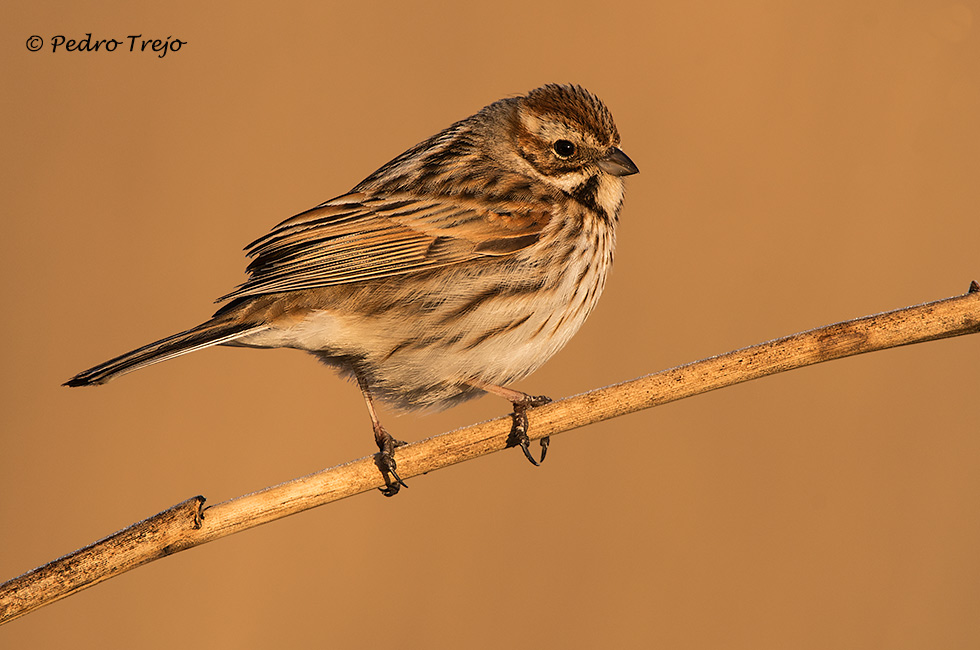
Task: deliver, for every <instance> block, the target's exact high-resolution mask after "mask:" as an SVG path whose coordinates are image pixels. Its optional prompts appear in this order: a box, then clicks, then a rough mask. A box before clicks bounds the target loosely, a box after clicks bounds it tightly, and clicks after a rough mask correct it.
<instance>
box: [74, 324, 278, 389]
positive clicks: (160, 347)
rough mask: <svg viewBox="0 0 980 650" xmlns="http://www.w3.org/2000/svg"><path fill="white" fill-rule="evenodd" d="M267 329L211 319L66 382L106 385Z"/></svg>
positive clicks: (86, 371)
mask: <svg viewBox="0 0 980 650" xmlns="http://www.w3.org/2000/svg"><path fill="white" fill-rule="evenodd" d="M267 328H268V325H256V324H255V323H228V322H219V321H213V320H212V321H208V322H206V323H203V324H201V325H198V326H197V327H193V328H191V329H189V330H187V331H185V332H180V333H179V334H174V335H173V336H168V337H167V338H165V339H160V340H159V341H156V342H154V343H150V344H149V345H144V346H143V347H141V348H137V349H135V350H133V351H132V352H127V353H126V354H123V355H120V356H118V357H116V358H115V359H109V360H108V361H106V362H105V363H101V364H99V365H97V366H95V367H94V368H89V369H88V370H85V371H83V372H80V373H78V374H77V375H75V376H74V377H72V378H71V379H69V380H68V381H66V382H65V383H64V384H62V385H63V386H72V387H74V386H96V385H98V384H104V383H105V382H107V381H109V380H110V379H113V378H115V377H118V376H120V375H124V374H126V373H127V372H132V371H134V370H139V369H140V368H145V367H146V366H150V365H153V364H154V363H160V362H161V361H166V360H167V359H173V358H174V357H179V356H180V355H182V354H187V353H188V352H194V351H196V350H200V349H202V348H207V347H211V346H212V345H221V344H222V343H229V342H231V341H234V340H236V339H239V338H242V337H243V336H247V335H248V334H252V333H254V332H257V331H260V330H263V329H267Z"/></svg>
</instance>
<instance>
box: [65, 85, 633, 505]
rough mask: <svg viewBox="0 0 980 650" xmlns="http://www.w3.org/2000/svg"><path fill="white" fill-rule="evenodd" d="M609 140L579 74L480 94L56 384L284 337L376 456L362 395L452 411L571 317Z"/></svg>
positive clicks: (617, 162) (559, 335)
mask: <svg viewBox="0 0 980 650" xmlns="http://www.w3.org/2000/svg"><path fill="white" fill-rule="evenodd" d="M618 144H619V133H618V131H617V130H616V126H615V124H614V123H613V119H612V115H611V114H610V113H609V111H608V110H607V109H606V107H605V106H604V105H603V104H602V103H601V102H600V101H599V99H598V98H596V97H595V96H594V95H592V94H591V93H589V92H588V91H586V90H584V89H583V88H581V87H579V86H559V85H548V86H544V87H542V88H539V89H537V90H534V91H532V92H531V93H529V94H528V95H526V96H522V97H513V98H508V99H503V100H500V101H498V102H495V103H493V104H491V105H489V106H487V107H485V108H484V109H483V110H481V111H480V112H478V113H477V114H475V115H473V116H471V117H469V118H467V119H465V120H462V121H460V122H457V123H456V124H453V125H452V126H450V127H449V128H448V129H446V130H444V131H442V132H440V133H438V134H437V135H435V136H433V137H432V138H429V139H428V140H426V141H424V142H422V143H420V144H418V145H416V146H415V147H413V148H411V149H409V150H408V151H406V152H405V153H404V154H402V155H401V156H398V157H397V158H395V159H394V160H392V161H391V162H389V163H388V164H386V165H385V166H383V167H382V168H381V169H379V170H378V171H376V172H375V173H373V174H372V175H371V176H369V177H368V178H366V179H365V180H364V181H362V182H361V183H360V184H358V185H357V186H356V187H355V188H353V190H352V191H351V192H350V193H349V194H345V195H343V196H339V197H337V198H335V199H331V200H329V201H326V202H325V203H323V204H321V205H319V206H317V207H316V208H313V209H311V210H308V211H306V212H303V213H301V214H299V215H296V216H295V217H292V218H291V219H287V220H286V221H283V222H282V223H280V224H279V225H278V226H276V227H275V228H273V229H272V231H271V232H270V233H269V234H267V235H265V236H264V237H262V238H260V239H258V240H256V241H255V242H253V243H252V244H250V245H249V246H248V247H247V249H246V250H247V251H248V255H249V257H251V258H252V261H251V263H250V264H249V266H248V269H247V271H248V273H249V277H248V279H247V280H246V281H245V282H244V283H243V284H242V285H241V286H240V287H239V288H238V289H236V290H235V291H233V292H231V293H230V294H228V295H226V296H224V297H223V298H222V299H221V300H226V301H227V302H226V304H225V305H224V306H223V307H221V308H220V309H219V310H218V311H217V313H216V314H215V315H214V317H213V318H212V319H211V320H209V321H207V322H206V323H204V324H202V325H200V326H198V327H196V328H193V329H191V330H188V331H187V332H183V333H181V334H177V335H175V336H172V337H169V338H167V339H163V340H162V341H158V342H156V343H153V344H150V345H148V346H145V347H143V348H140V349H138V350H134V351H133V352H130V353H128V354H125V355H122V356H120V357H117V358H116V359H112V360H110V361H108V362H106V363H104V364H102V365H100V366H96V367H95V368H92V369H90V370H86V371H85V372H82V373H80V374H78V375H76V376H75V377H73V378H72V379H70V380H69V381H68V382H67V385H69V386H81V385H88V384H101V383H104V382H106V381H108V380H109V379H112V378H113V377H115V376H118V375H121V374H124V373H126V372H130V371H132V370H136V369H138V368H142V367H144V366H147V365H150V364H153V363H157V362H159V361H163V360H165V359H169V358H172V357H174V356H179V355H180V354H184V353H186V352H190V351H194V350H197V349H200V348H202V347H207V346H209V345H235V346H248V347H262V348H272V347H287V348H297V349H301V350H306V351H308V352H311V353H313V354H315V355H316V356H317V357H319V358H320V359H321V360H322V361H324V362H326V363H328V364H329V365H332V366H334V367H336V368H337V369H339V370H340V371H341V372H342V373H345V374H348V375H352V376H355V377H356V378H357V379H358V381H359V384H360V385H361V387H362V389H363V390H364V392H365V397H366V399H367V400H368V406H369V408H370V410H371V415H372V419H373V420H374V423H375V434H376V438H377V439H378V442H379V446H382V452H383V453H384V446H383V445H382V442H383V441H384V440H387V441H388V448H389V456H390V449H391V440H390V436H388V435H387V433H386V432H384V431H383V428H382V427H381V426H380V424H379V423H378V421H377V416H376V413H375V412H374V409H373V407H372V406H371V401H370V396H371V395H374V396H377V397H379V398H381V399H383V400H385V401H387V402H390V403H392V404H393V405H395V406H397V407H399V408H403V409H415V408H424V407H435V408H444V407H447V406H451V405H453V404H455V403H458V402H459V401H462V400H465V399H467V398H470V397H474V396H476V395H479V394H483V393H484V392H485V391H486V390H489V389H492V388H496V387H500V386H505V385H507V384H509V383H512V382H514V381H517V380H519V379H521V378H523V377H526V376H527V375H528V374H530V373H531V372H533V371H534V370H535V369H537V368H538V367H539V366H540V365H541V364H542V363H544V362H545V361H546V360H547V359H548V358H550V357H551V356H552V355H553V354H554V353H555V352H557V351H558V350H560V349H561V348H562V346H564V345H565V343H566V342H567V341H568V339H569V338H570V337H571V336H572V335H573V334H574V333H575V332H576V331H577V330H578V329H579V327H580V326H581V324H582V323H583V322H584V320H585V318H586V317H587V316H588V314H589V313H590V312H591V311H592V308H593V307H594V306H595V304H596V301H597V300H598V298H599V295H600V294H601V293H602V289H603V287H604V285H605V281H606V275H607V273H608V271H609V268H610V265H611V263H612V258H613V250H614V248H615V241H616V238H615V225H616V221H617V218H618V213H619V209H620V206H621V204H622V200H623V180H622V176H625V175H629V174H632V173H635V172H636V171H637V170H636V167H635V166H634V165H633V163H632V161H630V160H629V158H628V157H626V155H625V154H623V153H622V151H620V150H619V149H618V148H617V146H618ZM494 392H498V394H505V395H507V396H508V397H510V396H511V394H512V393H513V394H514V395H521V394H519V393H514V392H513V391H508V390H506V389H499V390H494ZM523 446H524V447H525V452H526V444H524V445H523ZM391 464H392V469H393V467H394V463H393V461H392V463H391ZM396 489H397V487H396Z"/></svg>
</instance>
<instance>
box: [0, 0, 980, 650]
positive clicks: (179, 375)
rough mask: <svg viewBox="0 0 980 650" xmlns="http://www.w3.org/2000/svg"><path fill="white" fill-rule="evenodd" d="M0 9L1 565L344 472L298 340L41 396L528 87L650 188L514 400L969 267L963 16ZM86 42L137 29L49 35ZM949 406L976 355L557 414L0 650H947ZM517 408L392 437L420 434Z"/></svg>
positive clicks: (965, 447)
mask: <svg viewBox="0 0 980 650" xmlns="http://www.w3.org/2000/svg"><path fill="white" fill-rule="evenodd" d="M4 13H5V19H4V21H3V25H2V26H0V34H2V39H0V44H2V45H0V56H2V59H3V62H2V69H3V86H4V92H3V98H2V99H0V111H2V115H0V117H2V120H3V124H4V128H3V129H2V132H0V138H2V146H3V151H4V155H3V156H2V157H0V178H2V181H0V183H2V187H3V191H2V196H0V201H2V207H0V210H2V217H0V218H2V233H3V235H2V237H0V277H2V279H3V282H2V288H0V291H2V298H3V301H2V304H3V307H2V312H0V314H2V319H0V335H2V336H0V367H2V369H3V372H2V373H0V431H2V433H0V580H6V579H8V578H11V577H14V576H16V575H18V574H20V573H22V572H24V571H27V570H29V569H31V568H33V567H35V566H37V565H40V564H42V563H44V562H47V561H49V560H52V559H54V558H56V557H58V556H60V555H63V554H65V553H67V552H70V551H72V550H73V549H75V548H77V547H80V546H83V545H85V544H88V543H90V542H92V541H94V540H96V539H98V538H101V537H103V536H105V535H108V534H110V533H112V532H113V531H115V530H118V529H120V528H122V527H124V526H126V525H128V524H130V523H132V522H135V521H137V520H139V519H142V518H144V517H146V516H149V515H152V514H154V513H156V512H158V511H160V510H163V509H165V508H167V507H169V506H170V505H172V504H175V503H177V502H179V501H181V500H183V499H185V498H188V497H191V496H193V495H196V494H203V495H205V496H206V497H207V498H208V502H209V503H212V504H213V503H218V502H220V501H224V500H226V499H229V498H233V497H235V496H239V495H241V494H245V493H247V492H251V491H254V490H258V489H261V488H263V487H265V486H268V485H271V484H275V483H278V482H281V481H284V480H288V479H290V478H293V477H297V476H301V475H304V474H307V473H310V472H313V471H316V470H318V469H321V468H323V467H329V466H332V465H336V464H339V463H342V462H345V461H347V460H350V459H353V458H358V457H361V456H364V455H366V454H368V453H370V452H371V451H372V450H373V442H372V438H371V432H370V425H369V421H368V418H367V414H366V412H365V409H364V405H363V403H362V401H361V399H360V397H359V395H358V391H357V389H356V387H355V386H352V385H350V384H348V383H346V382H344V381H342V380H340V379H338V378H337V377H336V376H335V375H333V374H332V373H331V372H330V371H329V370H327V369H326V368H324V367H322V366H320V365H319V364H317V363H316V362H315V361H314V359H313V358H311V357H308V356H306V355H304V354H302V353H299V352H295V351H262V352H260V351H254V350H244V349H214V350H209V351H206V352H202V353H199V354H194V355H190V356H187V357H184V358H181V359H178V360H175V361H171V362H168V363H166V364H163V365H159V366H155V367H153V368H150V369H147V370H143V371H141V372H139V373H137V374H133V375H129V376H127V377H125V378H123V379H120V380H118V381H114V382H112V383H111V384H109V385H107V386H104V387H101V388H96V389H84V390H83V389H76V390H68V389H66V388H62V387H61V386H60V384H61V382H63V381H65V380H66V379H67V378H68V377H70V376H71V375H73V374H74V373H76V372H78V371H80V370H82V369H85V368H87V367H89V366H91V365H94V364H96V363H98V362H101V361H104V360H105V359H108V358H110V357H112V356H115V355H117V354H119V353H122V352H125V351H127V350H129V349H131V348H133V347H137V346H139V345H142V344H144V343H148V342H149V341H151V340H155V339H157V338H160V337H162V336H165V335H168V334H171V333H173V332H176V331H178V330H181V329H184V328H186V327H189V326H191V325H194V324H196V323H198V322H200V321H201V320H203V319H205V318H206V317H208V316H209V315H210V314H211V313H212V311H213V309H214V306H213V305H212V303H211V301H212V300H213V299H214V298H216V297H217V296H219V295H222V294H223V293H225V292H227V291H228V290H230V289H231V288H232V287H234V286H235V285H236V284H237V283H239V282H240V281H241V280H243V279H244V273H243V269H244V258H243V256H242V252H241V248H242V247H243V246H244V245H245V244H247V243H248V242H250V241H252V240H253V239H254V238H256V237H258V236H260V235H262V234H264V233H265V232H266V231H267V230H268V229H269V228H270V227H271V226H272V225H273V224H275V223H277V222H279V221H280V220H282V219H284V218H286V217H288V216H291V215H292V214H294V213H297V212H300V211H302V210H304V209H306V208H308V207H311V206H313V205H315V204H317V203H319V202H321V201H323V200H325V199H328V198H330V197H333V196H336V195H338V194H341V193H343V192H345V191H346V190H348V189H349V188H350V187H352V186H353V185H354V184H356V183H357V182H358V181H359V180H361V179H362V178H364V177H365V176H367V175H368V174H369V173H370V172H372V171H373V170H374V169H376V168H377V167H379V166H380V165H381V164H383V163H384V162H386V161H387V160H389V159H391V158H392V157H394V156H395V155H397V154H399V153H401V152H402V151H404V150H405V149H407V148H408V147H410V146H411V145H413V144H415V143H416V142H418V141H420V140H422V139H424V138H426V137H428V136H429V135H431V134H433V133H435V132H436V131H438V130H439V129H441V128H443V127H445V126H447V125H449V124H450V123H452V122H453V121H455V120H458V119H460V118H463V117H465V116H467V115H470V114H472V113H473V112H475V111H476V110H478V109H479V108H481V107H482V106H484V105H485V104H488V103H490V102H492V101H494V100H496V99H499V98H501V97H504V96H508V95H513V94H520V93H524V92H526V91H528V90H530V89H532V88H535V87H537V86H539V85H541V84H543V83H547V82H568V81H570V82H575V83H579V84H582V85H584V86H586V87H587V88H589V89H591V90H592V91H594V92H595V93H596V94H598V95H599V96H600V97H601V98H602V99H603V100H604V101H605V102H606V103H607V104H608V105H609V107H610V108H611V109H612V111H613V113H614V115H615V117H616V120H617V123H618V125H619V129H620V132H621V134H622V138H623V145H622V146H623V149H624V150H625V151H627V152H628V153H629V155H630V156H631V157H632V158H633V160H634V161H635V162H636V163H637V165H638V166H639V167H640V170H641V173H640V174H639V175H637V176H633V177H630V178H629V183H628V185H629V187H628V194H627V200H626V204H625V208H624V210H623V213H622V221H621V228H620V231H619V248H618V250H617V259H616V267H615V269H614V272H613V276H612V278H611V280H610V283H609V285H608V288H607V291H606V294H605V296H604V298H603V300H602V301H601V302H600V304H599V307H598V309H597V310H596V312H595V313H594V314H593V316H592V317H591V319H590V320H589V322H588V323H586V325H585V327H584V328H583V330H582V331H581V332H580V333H579V335H578V336H577V337H576V338H575V339H574V340H573V341H572V342H571V344H570V345H569V346H568V347H567V348H566V349H565V350H564V351H563V352H562V353H560V354H559V355H558V356H556V357H555V358H554V359H552V360H551V362H549V364H548V365H546V366H545V367H544V368H543V369H542V370H540V371H539V372H538V373H536V374H535V375H534V376H532V377H531V378H529V379H528V380H527V381H525V382H523V383H522V384H521V385H519V386H517V388H520V389H523V390H526V391H528V392H530V393H533V394H541V393H544V394H548V395H551V396H552V397H556V398H557V397H561V396H567V395H572V394H575V393H580V392H583V391H586V390H588V389H591V388H594V387H598V386H603V385H606V384H610V383H614V382H618V381H622V380H626V379H630V378H633V377H636V376H639V375H643V374H647V373H650V372H655V371H658V370H661V369H664V368H668V367H671V366H674V365H677V364H681V363H686V362H689V361H693V360H696V359H700V358H703V357H706V356H710V355H714V354H718V353H722V352H726V351H729V350H732V349H735V348H739V347H743V346H746V345H751V344H754V343H758V342H762V341H765V340H768V339H771V338H774V337H778V336H782V335H787V334H791V333H794V332H797V331H800V330H804V329H809V328H812V327H817V326H821V325H825V324H829V323H833V322H836V321H840V320H845V319H849V318H854V317H859V316H863V315H867V314H871V313H875V312H880V311H885V310H890V309H895V308H899V307H903V306H907V305H912V304H916V303H921V302H926V301H930V300H935V299H939V298H943V297H947V296H950V295H955V294H961V293H964V292H965V291H966V290H967V287H968V285H969V282H970V280H972V279H977V280H980V260H978V255H977V250H978V249H977V242H978V219H977V213H978V205H980V182H978V177H980V120H978V119H977V118H978V115H980V40H978V21H980V3H978V2H976V1H970V2H948V1H938V2H893V1H888V0H857V1H855V0H846V1H845V0H831V1H829V2H821V3H811V2H794V3H779V2H771V1H763V0H750V1H748V2H739V3H720V2H669V3H651V2H645V1H640V0H626V1H625V2H620V3H613V4H608V3H607V4H602V5H600V4H597V3H594V2H590V3H587V2H580V1H568V0H565V1H562V2H557V1H556V2H528V1H527V0H522V1H521V2H514V1H509V0H504V1H501V2H495V3H482V4H480V5H474V6H471V7H466V6H464V5H462V4H460V3H455V2H454V3H449V2H446V3H442V4H438V3H424V2H423V3H394V2H389V3H371V2H363V3H339V2H332V3H312V2H310V3H304V4H301V3H290V2H285V3H277V4H275V5H274V6H273V5H272V4H270V3H265V2H251V3H234V4H231V3H228V4H224V5H219V4H217V3H205V4H201V3H191V2H173V3H167V5H166V6H163V5H160V6H155V7H152V8H151V7H143V6H136V5H133V4H132V3H124V2H101V3H86V2H83V3H73V5H72V6H66V5H65V4H64V3H54V2H31V3H28V2H25V1H23V0H15V2H14V3H12V4H8V8H7V9H6V10H5V12H4ZM87 32H91V33H92V39H93V40H98V39H102V38H117V39H120V40H123V41H124V42H125V45H124V46H120V47H119V48H118V49H117V51H116V52H112V53H109V52H105V51H99V52H66V51H64V49H63V48H62V49H59V51H57V52H52V51H51V39H52V37H54V36H56V35H59V34H61V35H64V36H66V38H75V39H81V38H84V36H85V34H86V33H87ZM130 34H141V35H142V37H143V38H145V39H150V38H159V39H161V40H165V39H166V38H167V37H171V41H172V40H173V39H180V40H182V41H184V42H186V44H185V45H183V46H182V47H181V48H180V50H179V51H177V52H169V53H167V55H166V56H165V57H163V58H159V56H158V53H153V52H149V51H148V52H143V53H139V52H132V53H130V52H128V51H126V49H128V41H127V40H126V37H127V36H128V35H130ZM32 35H39V36H41V37H42V39H43V43H44V47H43V48H42V49H41V51H38V52H32V51H30V50H29V49H28V48H27V47H25V42H26V41H27V40H28V38H29V37H30V36H32ZM137 49H138V46H137ZM978 387H980V338H978V337H963V338H959V339H953V340H947V341H939V342H934V343H928V344H923V345H916V346H912V347H908V348H902V349H896V350H889V351H885V352H879V353H875V354H872V355H867V356H862V357H855V358H851V359H846V360H843V361H839V362H834V363H828V364H824V365H821V366H817V367H812V368H807V369H803V370H800V371H796V372H792V373H787V374H782V375H778V376H774V377H770V378H766V379H763V380H759V381H755V382H751V383H749V384H745V385H741V386H736V387H734V388H730V389H726V390H723V391H718V392H715V393H712V394H708V395H704V396H701V397H697V398H693V399H689V400H685V401H683V402H679V403H675V404H671V405H668V406H665V407H661V408H658V409H655V410H651V411H646V412H642V413H638V414H633V415H630V416H627V417H623V418H619V419H617V420H614V421H611V422H606V423H603V424H599V425H595V426H592V427H589V428H587V429H582V430H577V431H574V432H571V433H569V434H567V435H562V436H560V437H558V438H556V439H555V440H554V442H553V445H552V449H551V452H550V454H549V458H548V462H547V463H546V464H545V465H544V466H543V467H542V468H540V469H535V468H533V467H531V466H530V465H529V464H528V463H527V462H526V461H525V460H524V459H523V458H522V457H521V454H520V452H519V451H516V450H509V451H507V452H503V453H499V454H495V455H493V456H491V457H486V458H482V459H479V460H476V461H474V462H470V463H466V464H464V465H460V466H456V467H453V468H451V469H448V470H444V471H440V472H436V473H434V474H431V475H428V476H426V477H420V478H416V479H414V480H412V481H411V489H410V490H408V491H406V492H404V493H403V494H401V495H399V496H398V497H397V498H395V499H385V498H383V497H382V496H381V495H380V494H377V493H372V494H366V495H362V496H359V497H356V498H352V499H348V500H346V501H343V502H340V503H336V504H334V505H330V506H328V507H323V508H320V509H317V510H313V511H310V512H306V513H303V514H300V515H297V516H294V517H290V518H288V519H286V520H283V521H279V522H276V523H274V524H271V525H268V526H263V527H261V528H259V529H256V530H252V531H248V532H245V533H243V534H239V535H235V536H233V537H230V538H227V539H223V540H220V541H217V542H215V543H212V544H208V545H206V546H203V547H199V548H196V549H193V550H191V551H188V552H184V553H180V554H178V555H176V556H173V557H169V558H166V559H164V560H161V561H158V562H154V563H152V564H150V565H148V566H145V567H143V568H140V569H138V570H136V571H133V572H130V573H127V574H125V575H123V576H121V577H118V578H115V579H113V580H110V581H108V582H106V583H103V584H101V585H98V586H96V587H94V588H92V589H90V590H87V591H84V592H82V593H79V594H77V595H75V596H72V597H70V598H68V599H66V600H63V601H61V602H58V603H56V604H54V605H51V606H49V607H45V608H44V609H42V610H39V611H37V612H35V613H33V614H30V615H29V616H27V617H25V618H22V619H20V620H17V621H14V622H13V623H11V624H9V625H7V626H4V627H3V628H0V646H2V647H4V648H63V647H66V646H70V647H73V648H106V647H140V648H170V647H173V646H174V645H175V644H179V645H180V646H181V647H185V648H214V647H235V648H267V647H270V646H272V645H273V644H275V645H276V646H277V647H294V646H300V645H327V644H329V645H331V646H334V647H367V646H373V647H400V648H500V647H515V648H522V647H567V648H592V647H637V646H647V647H671V648H703V647H725V648H755V649H757V648H786V647H793V648H828V647H875V648H927V647H928V648H976V647H978V646H980V626H978V625H977V612H978V611H980V553H978V552H977V549H978V547H980V420H978V417H977V392H978V391H977V389H978ZM508 410H509V408H508V405H507V404H505V403H503V402H502V401H501V400H498V399H494V398H491V397H487V398H485V399H482V400H479V401H477V402H473V403H470V404H467V405H465V406H462V407H459V408H456V409H454V410H451V411H448V412H445V413H440V414H436V415H429V416H416V415H406V416H401V417H397V416H395V415H393V414H392V413H391V412H390V411H385V412H384V413H383V417H384V418H385V421H386V423H387V424H388V427H389V429H390V430H391V431H392V432H393V433H394V434H395V435H396V436H397V437H399V438H402V439H405V440H416V439H419V438H423V437H427V436H429V435H431V434H434V433H438V432H441V431H446V430H449V429H453V428H456V427H459V426H462V425H465V424H468V423H472V422H476V421H480V420H484V419H488V418H491V417H497V416H500V415H503V414H505V413H506V412H507V411H508ZM175 622H179V623H177V624H176V625H175ZM149 630H152V632H148V631H149Z"/></svg>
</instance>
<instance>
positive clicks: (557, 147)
mask: <svg viewBox="0 0 980 650" xmlns="http://www.w3.org/2000/svg"><path fill="white" fill-rule="evenodd" d="M551 148H552V149H553V150H554V152H555V155H556V156H558V157H559V158H568V157H569V156H571V155H572V154H573V153H575V145H574V144H573V143H571V142H569V141H568V140H555V144H553V145H552V147H551Z"/></svg>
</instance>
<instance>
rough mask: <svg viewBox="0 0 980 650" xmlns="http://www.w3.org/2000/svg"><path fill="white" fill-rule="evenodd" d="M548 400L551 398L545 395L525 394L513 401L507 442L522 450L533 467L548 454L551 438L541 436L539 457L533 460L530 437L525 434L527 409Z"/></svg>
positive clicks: (510, 445) (543, 403) (542, 404)
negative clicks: (512, 420) (520, 398)
mask: <svg viewBox="0 0 980 650" xmlns="http://www.w3.org/2000/svg"><path fill="white" fill-rule="evenodd" d="M550 401H551V398H550V397H546V396H545V395H537V396H534V395H527V396H526V397H525V399H524V400H522V401H520V402H513V404H514V412H513V413H512V414H511V417H513V419H514V424H513V426H512V427H511V429H510V439H509V440H508V443H507V444H508V446H509V447H515V446H519V447H520V448H521V451H523V452H524V457H525V458H527V459H528V460H529V461H530V462H531V464H532V465H534V466H535V467H538V466H539V465H541V463H543V462H544V457H545V456H546V455H547V454H548V444H549V443H550V442H551V438H550V437H548V436H545V437H544V438H541V441H540V444H541V458H539V459H538V460H535V459H534V456H532V455H531V439H530V438H529V437H528V435H527V427H528V422H527V410H528V409H529V408H533V407H535V406H544V405H545V404H547V403H549V402H550Z"/></svg>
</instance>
